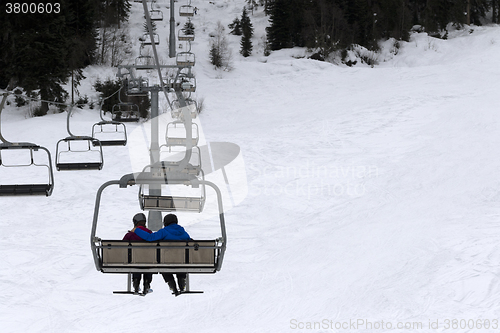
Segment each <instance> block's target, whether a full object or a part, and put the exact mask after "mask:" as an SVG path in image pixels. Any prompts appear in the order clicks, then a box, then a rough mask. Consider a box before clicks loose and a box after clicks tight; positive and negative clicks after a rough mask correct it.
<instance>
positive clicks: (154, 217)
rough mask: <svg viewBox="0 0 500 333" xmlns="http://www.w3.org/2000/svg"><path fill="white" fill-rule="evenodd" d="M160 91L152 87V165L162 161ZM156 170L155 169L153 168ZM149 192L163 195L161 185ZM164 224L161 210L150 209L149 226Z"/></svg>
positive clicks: (156, 226)
mask: <svg viewBox="0 0 500 333" xmlns="http://www.w3.org/2000/svg"><path fill="white" fill-rule="evenodd" d="M158 92H159V87H153V89H151V149H150V162H151V164H152V165H154V164H155V163H157V162H158V161H160V145H159V143H158V142H159V128H158V127H159V122H158V116H159V111H158ZM151 171H154V170H151ZM149 193H150V194H151V195H157V196H160V195H161V185H158V184H154V185H153V184H151V185H149ZM162 226H163V223H162V217H161V212H160V211H149V213H148V228H149V229H150V230H153V231H157V230H160V229H161V228H162Z"/></svg>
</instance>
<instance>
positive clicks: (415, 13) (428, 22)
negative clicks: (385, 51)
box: [248, 0, 500, 58]
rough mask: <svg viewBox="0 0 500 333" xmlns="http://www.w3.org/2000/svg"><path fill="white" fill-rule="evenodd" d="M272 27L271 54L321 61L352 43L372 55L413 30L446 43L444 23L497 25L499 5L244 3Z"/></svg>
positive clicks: (388, 0) (360, 0)
mask: <svg viewBox="0 0 500 333" xmlns="http://www.w3.org/2000/svg"><path fill="white" fill-rule="evenodd" d="M248 2H249V3H251V4H253V5H254V6H255V5H257V6H258V5H262V6H264V7H265V10H266V13H268V15H269V20H270V22H271V24H270V26H269V27H268V28H267V40H268V44H269V48H270V50H279V49H282V48H290V47H294V46H301V47H308V48H311V49H313V50H316V51H317V52H318V53H319V55H320V56H321V57H324V58H326V57H327V56H328V55H329V54H330V53H331V52H333V51H338V50H342V49H346V48H348V47H350V46H351V45H353V44H357V45H361V46H364V47H366V48H368V49H371V50H376V49H377V47H378V42H379V41H380V40H384V39H388V38H395V39H396V40H408V38H409V33H410V31H411V30H412V29H417V30H418V31H426V32H427V33H429V35H431V36H433V37H439V38H446V28H447V26H448V25H449V24H453V25H455V26H457V27H461V26H463V25H464V24H474V25H481V24H483V22H491V23H498V22H499V19H500V18H499V6H500V1H499V0H267V1H266V0H261V1H256V0H248Z"/></svg>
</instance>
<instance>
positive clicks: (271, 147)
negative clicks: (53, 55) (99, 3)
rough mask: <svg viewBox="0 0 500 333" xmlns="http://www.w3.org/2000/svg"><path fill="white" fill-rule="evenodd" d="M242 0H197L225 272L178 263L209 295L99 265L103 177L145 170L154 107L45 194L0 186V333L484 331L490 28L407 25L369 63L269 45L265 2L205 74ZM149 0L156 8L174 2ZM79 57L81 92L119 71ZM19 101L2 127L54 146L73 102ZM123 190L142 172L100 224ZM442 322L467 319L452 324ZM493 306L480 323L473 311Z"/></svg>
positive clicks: (209, 229)
mask: <svg viewBox="0 0 500 333" xmlns="http://www.w3.org/2000/svg"><path fill="white" fill-rule="evenodd" d="M132 4H133V7H132V10H133V12H132V17H131V22H130V25H129V31H130V35H131V36H132V38H133V43H134V46H133V48H132V49H133V51H134V54H133V55H132V56H131V58H130V61H131V62H132V61H133V59H134V57H135V56H136V55H137V54H138V45H139V44H138V43H139V42H138V41H137V37H139V36H140V35H141V34H142V24H143V21H142V5H141V4H138V3H132ZM176 4H177V6H179V5H180V4H182V2H178V3H176ZM243 4H244V1H243V0H233V1H230V0H224V1H222V0H214V1H212V3H210V2H205V1H200V0H192V5H193V6H197V7H198V8H199V9H200V10H199V15H197V16H196V17H194V19H193V23H194V25H195V27H196V41H195V42H194V43H193V51H194V52H195V53H196V56H197V63H196V66H195V72H196V77H197V93H196V97H197V98H203V99H204V110H203V112H202V114H201V115H200V117H199V119H198V120H197V122H198V123H199V124H200V127H202V142H207V141H208V142H232V143H235V144H237V145H239V146H240V147H241V155H240V156H239V158H238V160H237V161H235V162H234V163H235V164H233V168H232V169H231V170H232V171H231V172H232V174H231V179H230V185H231V186H232V187H231V186H229V187H226V186H225V184H224V182H223V181H221V175H220V173H218V172H213V173H212V175H211V176H210V177H213V179H216V180H217V179H218V183H219V184H222V185H221V186H222V187H223V188H224V193H225V197H224V199H225V202H224V204H225V207H226V222H227V229H228V248H227V252H226V256H225V261H224V264H223V267H222V270H221V271H220V272H218V273H217V274H213V275H193V276H192V277H191V284H192V288H193V289H201V290H204V291H205V293H204V294H201V295H183V296H181V297H177V298H176V297H173V296H171V294H170V292H169V290H168V288H167V286H166V284H165V283H164V282H163V281H162V279H161V277H160V276H158V275H155V276H154V279H153V283H152V288H153V289H154V292H153V293H152V294H150V295H148V296H146V297H136V296H128V295H113V294H112V291H113V290H123V289H124V288H125V287H126V277H125V276H124V275H110V274H102V273H100V272H98V271H97V270H96V269H95V267H94V263H93V259H92V254H91V251H90V240H89V238H90V237H89V236H90V228H91V224H92V216H93V211H94V201H95V194H96V191H97V189H98V188H99V186H100V185H101V184H103V183H104V182H106V181H108V180H113V179H118V178H119V177H121V176H122V175H124V174H126V173H129V172H132V171H139V170H138V169H140V168H141V166H142V165H141V163H138V162H137V161H138V160H141V157H137V156H144V154H146V155H145V156H147V150H146V148H145V147H147V145H146V144H145V143H147V141H145V138H146V137H147V136H148V134H147V131H148V128H149V127H148V123H145V124H127V129H128V131H129V133H130V141H129V144H128V145H127V147H104V160H105V162H104V169H103V170H102V171H79V172H68V171H66V172H56V173H55V189H54V193H53V195H52V196H50V197H48V198H46V197H21V198H19V197H2V198H1V199H0V204H1V210H2V218H1V220H0V227H1V229H0V230H1V233H2V237H1V239H0V251H1V253H2V255H1V258H0V267H1V270H0V288H1V290H2V291H3V293H2V295H0V313H1V315H0V316H1V317H0V318H1V319H2V320H1V322H2V329H1V330H2V332H9V333H10V332H23V333H24V332H149V333H154V332H218V333H219V332H294V331H301V332H303V331H314V332H335V331H338V332H388V331H392V332H406V331H408V332H416V331H418V332H449V331H461V332H462V331H463V332H491V331H495V330H493V328H494V327H495V326H494V325H495V323H496V325H497V328H498V325H500V323H498V320H499V317H500V308H499V305H498V304H499V303H500V279H499V277H500V267H499V261H500V248H499V247H500V245H499V238H500V229H499V228H498V223H499V221H500V209H499V204H500V191H499V188H500V176H499V174H498V170H499V168H500V159H499V158H497V156H496V153H497V149H498V147H499V146H500V121H499V120H498V101H499V100H498V82H499V81H500V66H499V65H498V59H500V28H499V26H497V25H494V26H485V27H467V28H466V29H463V30H457V31H454V32H451V33H450V36H449V39H448V40H438V39H435V38H431V37H429V36H428V35H427V34H425V33H419V34H414V35H412V37H411V40H410V42H402V43H401V48H400V49H399V50H397V52H396V49H394V48H393V47H392V45H393V44H394V43H393V41H387V42H386V43H384V44H383V50H382V52H381V53H380V54H379V55H377V57H379V58H378V59H377V60H378V62H379V64H378V65H376V66H375V67H374V68H371V67H370V66H368V65H363V64H361V63H358V65H357V66H355V67H347V66H345V65H333V64H330V63H324V62H318V61H313V60H308V59H306V58H304V55H305V54H306V50H304V49H292V50H283V51H280V52H273V53H272V54H271V55H270V56H269V57H264V55H263V44H262V36H263V35H264V28H265V26H266V24H267V18H266V17H265V16H264V15H263V13H262V11H261V10H258V11H256V12H255V14H254V16H251V19H252V22H253V24H254V27H255V37H254V54H253V55H252V56H251V57H249V58H242V57H241V56H240V55H239V53H238V51H239V39H238V38H237V37H235V36H229V37H228V39H229V41H230V45H231V48H232V50H233V64H232V65H233V66H232V67H233V70H232V71H230V72H226V71H215V70H214V69H213V68H212V66H211V65H210V64H209V61H208V48H209V42H208V40H209V37H208V35H209V33H210V32H212V31H214V29H215V24H216V22H217V21H218V20H221V21H222V23H223V24H224V25H225V26H226V27H227V24H229V23H230V22H231V21H232V20H233V19H234V18H235V17H237V16H240V15H241V10H242V8H243ZM158 5H159V6H160V8H161V9H162V10H163V12H164V15H165V18H167V17H168V10H167V9H166V6H167V2H166V1H163V2H160V1H159V2H158ZM177 21H178V22H181V25H182V24H183V22H185V19H184V18H180V17H178V16H177ZM167 29H168V20H164V21H163V22H161V23H159V24H158V32H159V34H160V36H161V38H162V40H161V43H162V44H161V45H160V51H161V52H160V53H162V54H164V55H165V56H164V59H165V60H166V61H168V57H167V56H166V54H167V51H166V50H167V46H166V42H165V39H166V38H167V37H168V30H167ZM85 74H86V76H87V80H86V81H85V82H84V83H83V85H82V87H81V88H80V93H81V94H82V95H83V94H87V95H89V97H91V98H93V99H96V98H97V97H96V96H97V95H96V92H95V91H93V90H92V88H91V86H92V84H93V83H94V82H95V80H96V78H98V77H100V78H101V79H105V78H106V77H113V75H114V70H113V69H111V68H104V67H97V66H94V67H89V68H87V69H86V71H85ZM151 75H152V77H153V74H151ZM161 103H162V110H164V111H167V110H166V107H165V101H164V100H163V99H162V100H161ZM26 113H27V109H17V108H15V107H13V105H12V104H11V105H10V106H8V107H7V108H6V110H4V112H3V113H2V121H3V123H2V133H3V136H4V137H5V138H6V139H7V140H9V141H23V142H36V143H38V144H40V145H42V146H45V147H47V148H49V149H50V150H51V152H52V156H53V159H55V149H56V143H57V141H58V140H60V139H62V138H64V137H66V136H67V132H66V113H62V114H50V115H47V116H45V117H42V118H29V117H27V116H26ZM162 117H163V116H162ZM164 117H167V118H166V119H168V114H165V115H164ZM97 121H99V115H98V112H97V110H95V109H94V110H90V109H88V108H87V109H83V110H80V109H78V110H77V111H76V112H75V114H74V115H73V117H72V119H71V129H72V132H74V133H75V134H77V135H90V133H91V128H92V125H93V124H94V123H95V122H97ZM162 124H163V125H165V124H164V123H162ZM161 137H162V138H163V135H161ZM141 154H142V155H141ZM130 156H134V158H133V161H132V162H131V159H130ZM136 157H137V158H136ZM141 161H142V160H141ZM234 166H236V167H234ZM1 172H2V173H0V178H1V179H2V182H4V181H5V179H6V177H5V173H4V171H1ZM219 172H220V170H219ZM26 178H27V179H28V180H27V181H28V182H29V181H30V179H31V178H29V177H27V176H26ZM9 179H10V178H9ZM235 184H236V185H235ZM233 185H234V186H233ZM136 198H137V192H136V190H135V189H134V190H131V191H129V192H127V193H125V194H122V193H121V192H120V190H116V191H110V193H109V194H107V195H105V196H104V197H103V207H102V216H100V217H101V218H100V224H99V227H100V228H99V231H98V236H100V237H109V238H116V239H121V237H122V236H123V234H125V232H126V231H127V230H128V229H130V228H131V226H132V223H131V217H132V216H133V214H134V213H136V212H139V210H140V209H139V205H138V204H137V200H136ZM209 199H210V200H209V202H207V207H208V206H210V205H212V204H213V194H212V197H210V193H209ZM203 214H204V213H202V215H201V218H200V217H199V216H198V215H196V214H195V215H196V217H192V214H191V215H189V214H183V215H181V224H183V225H184V226H185V227H186V229H187V230H188V232H190V234H191V235H192V236H193V238H197V237H204V236H207V235H210V234H212V233H213V232H217V220H216V219H214V217H213V216H211V214H210V210H208V213H207V214H208V216H207V217H206V220H204V218H205V217H203V216H205V215H203ZM216 236H217V235H216ZM453 319H457V320H473V321H474V322H473V323H472V322H469V321H468V322H467V323H468V325H469V328H466V329H460V328H458V329H453V328H457V327H460V326H451V325H452V324H453V322H452V321H451V320H453ZM447 320H448V321H447ZM486 320H490V323H491V326H490V329H485V328H478V327H477V326H474V325H477V323H483V324H485V323H486ZM436 321H438V324H439V325H438V326H434V324H433V325H432V326H431V325H430V323H431V322H432V323H435V322H436ZM382 322H383V323H382ZM353 323H355V324H356V325H355V326H353ZM414 323H417V324H416V326H415V324H414ZM418 323H420V324H421V326H419V324H418ZM455 323H457V322H455ZM458 323H459V324H460V323H461V324H462V327H463V325H464V321H462V322H458ZM471 323H472V324H474V325H473V326H470V325H472V324H471ZM370 324H371V325H372V326H370ZM405 324H406V328H403V329H399V328H398V325H403V326H402V327H404V325H405ZM459 324H458V325H459ZM389 325H391V327H392V328H393V329H392V330H390V329H389V328H390V326H389ZM340 327H343V328H341V329H338V328H340ZM447 328H450V329H447Z"/></svg>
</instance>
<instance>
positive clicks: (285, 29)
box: [0, 0, 500, 115]
mask: <svg viewBox="0 0 500 333" xmlns="http://www.w3.org/2000/svg"><path fill="white" fill-rule="evenodd" d="M245 2H246V3H247V7H248V8H247V9H248V11H249V13H252V14H250V16H251V15H253V13H254V11H255V10H259V9H263V10H264V12H265V14H266V15H268V17H269V22H270V24H269V26H268V27H267V29H266V31H267V47H266V53H268V52H272V51H275V50H279V49H282V48H292V47H295V46H299V47H307V48H309V49H310V50H312V52H314V53H315V55H316V58H317V59H319V60H324V59H326V58H327V57H328V56H329V55H330V54H331V53H332V52H336V51H342V50H346V49H348V48H349V47H351V46H352V45H361V46H363V47H366V48H368V49H370V50H377V47H378V42H379V41H380V40H384V39H388V38H395V39H396V40H408V38H409V34H410V32H411V31H412V29H413V30H415V29H417V30H418V31H426V32H427V33H429V34H430V35H431V36H434V37H439V38H446V29H447V27H448V26H449V24H453V25H455V26H458V27H460V26H462V25H464V24H475V25H481V24H483V23H484V22H490V23H498V22H499V19H500V17H499V6H500V0H246V1H245ZM38 3H40V4H41V3H44V4H48V3H50V2H49V1H40V2H38ZM58 3H59V4H60V10H59V11H58V13H55V12H52V13H47V12H45V13H37V14H33V13H22V12H21V13H12V12H10V13H9V12H8V8H7V6H6V5H3V8H2V10H1V11H0V22H2V23H1V25H0V87H1V88H7V90H12V89H14V88H22V89H23V90H24V92H25V93H26V94H27V95H33V97H37V98H40V99H42V100H44V101H54V102H65V101H66V100H67V99H68V98H69V97H70V96H69V94H70V93H68V92H67V91H66V90H64V89H63V88H62V85H63V84H66V83H68V82H71V86H72V87H73V89H71V90H72V92H71V94H72V95H73V94H74V92H73V90H76V91H77V87H78V85H79V82H80V81H81V80H82V79H83V78H84V77H83V75H82V69H83V68H85V67H86V66H88V65H91V64H101V65H109V66H117V65H119V64H120V63H122V62H123V61H124V60H125V59H126V54H127V47H129V46H128V45H129V44H130V43H128V44H127V41H128V38H129V36H128V34H127V31H126V29H124V28H123V24H122V23H123V22H125V21H126V20H127V19H128V16H129V12H130V6H131V4H130V2H129V1H128V0H59V1H58ZM245 43H246V44H244V45H243V47H246V49H245V51H244V52H243V53H242V54H243V55H244V56H248V55H249V52H247V50H248V49H249V48H250V50H251V44H249V41H246V42H245ZM71 98H72V103H74V97H73V96H71ZM48 108H49V103H47V102H42V105H41V108H40V110H39V114H38V115H44V114H46V113H47V111H48Z"/></svg>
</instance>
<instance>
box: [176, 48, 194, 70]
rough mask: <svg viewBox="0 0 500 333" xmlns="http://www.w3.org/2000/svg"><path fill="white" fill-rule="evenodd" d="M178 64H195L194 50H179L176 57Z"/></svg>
mask: <svg viewBox="0 0 500 333" xmlns="http://www.w3.org/2000/svg"><path fill="white" fill-rule="evenodd" d="M175 60H176V63H177V66H184V67H185V66H194V64H195V61H196V56H195V55H194V53H192V52H179V53H177V55H176V57H175Z"/></svg>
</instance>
